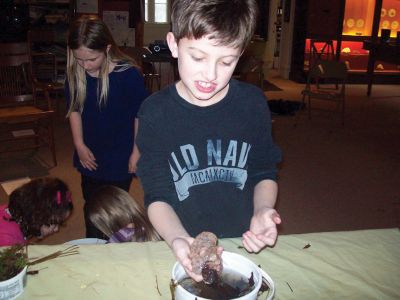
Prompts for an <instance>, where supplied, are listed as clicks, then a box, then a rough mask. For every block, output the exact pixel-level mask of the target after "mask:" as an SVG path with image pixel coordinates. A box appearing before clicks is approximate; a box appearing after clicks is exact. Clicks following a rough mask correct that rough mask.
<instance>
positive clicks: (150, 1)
mask: <svg viewBox="0 0 400 300" xmlns="http://www.w3.org/2000/svg"><path fill="white" fill-rule="evenodd" d="M155 1H157V0H147V6H146V1H144V10H145V12H147V20H146V13H145V23H148V24H168V23H169V22H170V19H171V18H170V11H171V0H166V2H167V3H166V6H167V11H166V16H167V20H166V21H165V22H156V21H155V16H156V12H155Z"/></svg>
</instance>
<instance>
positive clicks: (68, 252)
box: [27, 245, 79, 266]
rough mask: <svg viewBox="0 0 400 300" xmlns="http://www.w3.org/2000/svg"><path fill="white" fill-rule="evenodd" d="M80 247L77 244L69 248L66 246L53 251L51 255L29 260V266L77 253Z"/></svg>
mask: <svg viewBox="0 0 400 300" xmlns="http://www.w3.org/2000/svg"><path fill="white" fill-rule="evenodd" d="M78 249H79V247H78V246H77V245H73V246H70V247H68V248H66V249H64V250H59V251H56V252H54V253H51V254H49V255H47V256H45V257H42V258H39V259H36V260H34V261H31V262H28V264H27V265H28V266H33V265H36V264H39V263H42V262H44V261H47V260H50V259H53V258H57V257H64V256H70V255H75V254H78V253H79V251H78Z"/></svg>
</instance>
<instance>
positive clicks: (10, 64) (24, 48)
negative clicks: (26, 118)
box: [0, 43, 34, 107]
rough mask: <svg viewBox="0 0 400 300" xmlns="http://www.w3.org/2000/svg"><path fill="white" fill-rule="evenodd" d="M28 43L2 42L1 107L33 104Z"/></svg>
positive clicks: (0, 57) (0, 59)
mask: <svg viewBox="0 0 400 300" xmlns="http://www.w3.org/2000/svg"><path fill="white" fill-rule="evenodd" d="M32 91H33V86H32V76H31V73H30V57H29V50H28V44H27V43H0V107H6V106H14V105H23V104H26V103H29V104H32V102H33V100H34V97H33V92H32Z"/></svg>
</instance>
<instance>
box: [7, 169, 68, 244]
mask: <svg viewBox="0 0 400 300" xmlns="http://www.w3.org/2000/svg"><path fill="white" fill-rule="evenodd" d="M72 208H73V205H72V199H71V192H70V191H69V189H68V187H67V185H66V184H65V183H64V182H63V181H62V180H60V179H58V178H50V177H46V178H37V179H33V180H32V181H30V182H28V183H26V184H24V185H22V186H21V187H19V188H17V189H16V190H14V191H13V192H12V193H11V195H10V197H9V202H8V204H3V205H0V246H11V245H16V244H26V243H27V242H28V240H29V239H31V238H34V237H36V238H39V239H42V238H44V237H46V236H48V235H50V234H52V233H54V232H57V231H58V229H59V226H60V225H61V224H62V223H64V221H65V220H66V219H67V218H68V217H69V215H70V214H71V212H72Z"/></svg>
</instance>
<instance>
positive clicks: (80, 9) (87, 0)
mask: <svg viewBox="0 0 400 300" xmlns="http://www.w3.org/2000/svg"><path fill="white" fill-rule="evenodd" d="M97 2H98V1H97V0H77V1H76V12H77V13H80V14H97V13H98V4H97Z"/></svg>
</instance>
